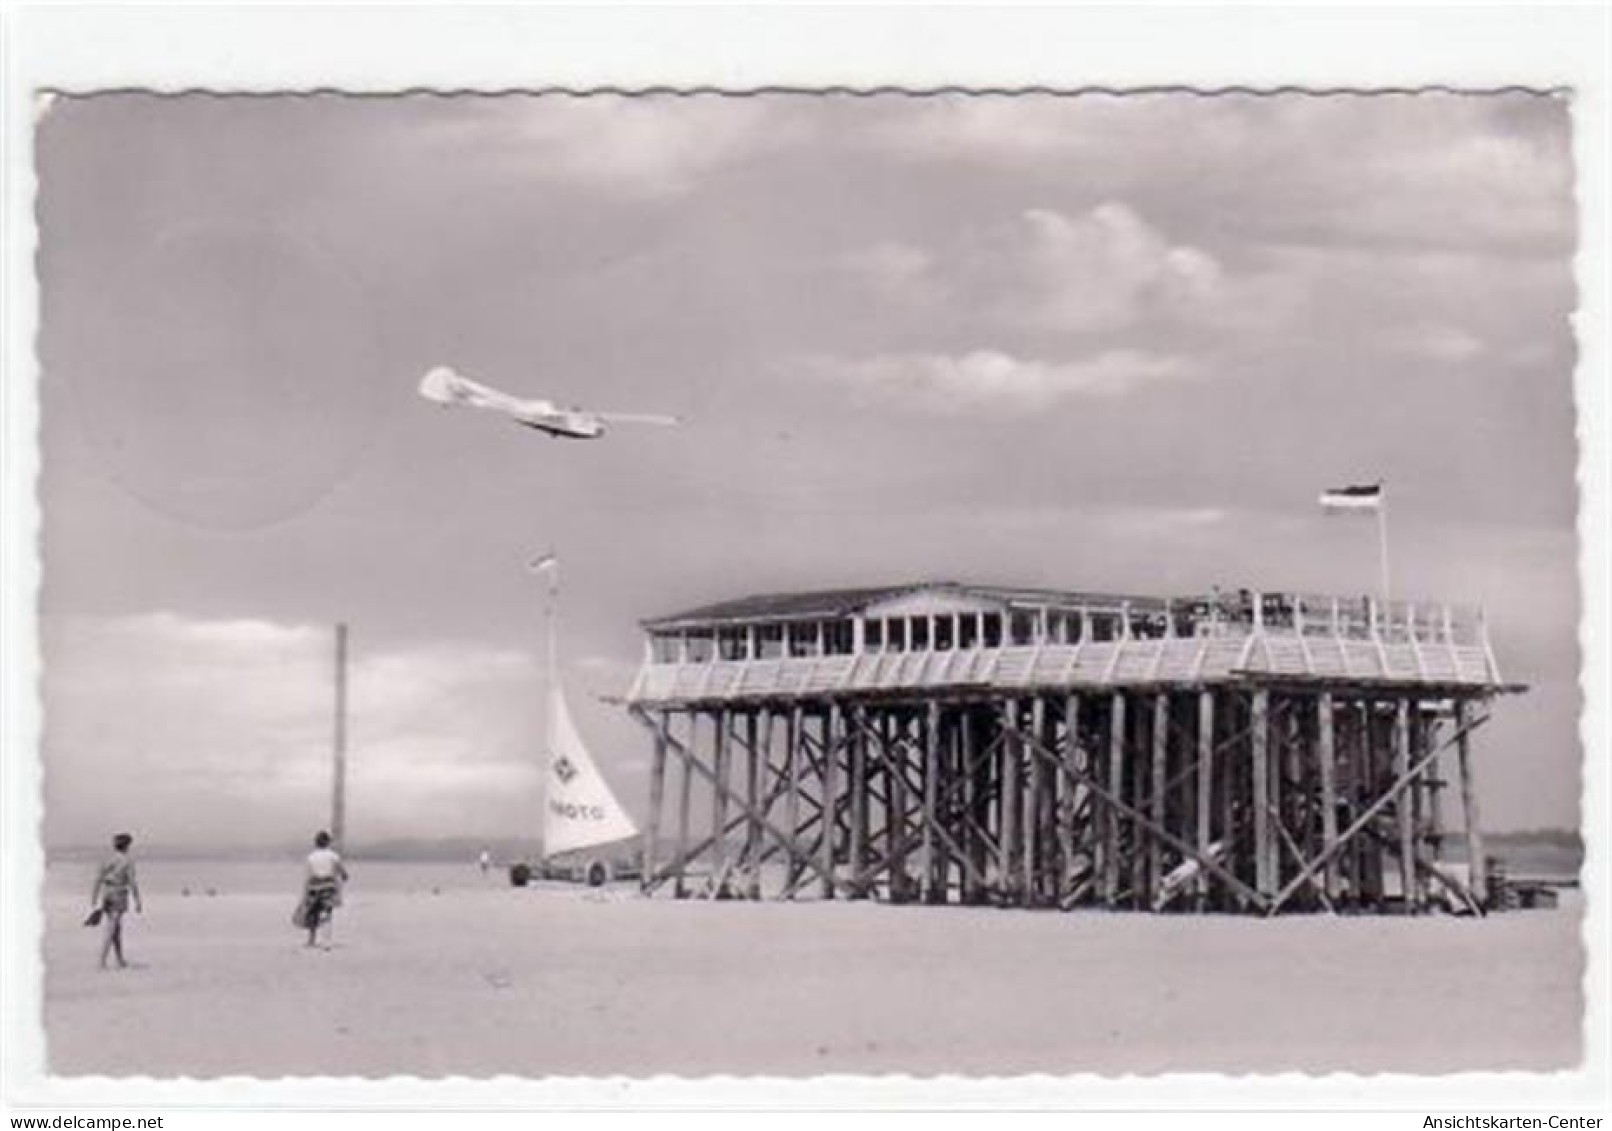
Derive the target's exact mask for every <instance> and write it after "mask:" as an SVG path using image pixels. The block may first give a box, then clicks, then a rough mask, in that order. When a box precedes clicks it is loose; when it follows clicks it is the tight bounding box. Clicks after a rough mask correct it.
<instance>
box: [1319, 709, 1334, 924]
mask: <svg viewBox="0 0 1612 1131" xmlns="http://www.w3.org/2000/svg"><path fill="white" fill-rule="evenodd" d="M1315 710H1316V716H1315V722H1316V758H1317V759H1318V760H1319V762H1320V765H1319V766H1318V767H1317V768H1318V769H1319V770H1320V779H1321V847H1322V850H1323V851H1325V852H1331V851H1332V848H1333V846H1334V845H1336V844H1337V842H1338V779H1337V773H1338V765H1337V748H1336V740H1335V736H1334V734H1333V725H1334V722H1335V719H1334V710H1333V703H1332V693H1331V692H1330V691H1323V692H1322V693H1321V694H1320V695H1319V696H1317V697H1316V708H1315ZM1321 885H1322V887H1324V888H1325V889H1326V893H1327V898H1328V899H1330V900H1334V901H1336V900H1337V898H1338V865H1337V863H1336V861H1331V862H1328V864H1327V866H1326V870H1325V871H1324V872H1323V873H1322V878H1321Z"/></svg>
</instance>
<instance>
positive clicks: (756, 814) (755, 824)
mask: <svg viewBox="0 0 1612 1131" xmlns="http://www.w3.org/2000/svg"><path fill="white" fill-rule="evenodd" d="M768 720H769V721H768V724H767V734H768V737H769V738H770V737H771V736H772V723H771V721H770V720H771V715H770V714H769V715H768ZM745 739H746V743H745V745H746V746H747V749H746V751H745V763H744V799H745V804H746V805H747V806H748V807H749V810H750V811H749V812H748V813H747V814H746V815H745V823H744V884H745V892H744V894H745V898H746V899H760V898H761V765H762V756H761V746H760V742H761V734H760V728H759V727H758V726H757V720H756V713H755V712H754V711H749V712H746V714H745ZM767 753H768V755H769V760H770V755H771V753H772V751H770V750H769V751H768V752H767Z"/></svg>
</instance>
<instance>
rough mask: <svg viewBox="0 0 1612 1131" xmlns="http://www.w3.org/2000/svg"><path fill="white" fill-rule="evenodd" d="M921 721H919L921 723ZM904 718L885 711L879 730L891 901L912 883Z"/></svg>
mask: <svg viewBox="0 0 1612 1131" xmlns="http://www.w3.org/2000/svg"><path fill="white" fill-rule="evenodd" d="M920 725H921V724H920ZM906 738H907V719H906V717H905V716H902V717H901V718H898V719H892V718H891V717H890V716H889V715H888V714H886V715H885V718H884V725H883V727H882V729H881V731H880V739H881V747H882V749H881V750H880V752H879V753H880V755H881V764H882V765H883V766H884V781H885V799H884V805H885V810H884V813H885V816H884V839H885V852H886V853H887V854H888V855H889V858H890V902H891V903H905V902H907V900H908V899H909V898H910V897H911V891H912V887H913V886H915V885H911V884H909V881H908V877H907V742H906Z"/></svg>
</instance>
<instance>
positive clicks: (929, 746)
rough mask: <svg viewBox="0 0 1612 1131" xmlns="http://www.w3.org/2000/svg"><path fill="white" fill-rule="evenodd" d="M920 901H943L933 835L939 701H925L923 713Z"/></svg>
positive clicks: (937, 792) (943, 877)
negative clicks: (922, 860)
mask: <svg viewBox="0 0 1612 1131" xmlns="http://www.w3.org/2000/svg"><path fill="white" fill-rule="evenodd" d="M923 727H924V815H923V852H924V902H925V903H945V902H946V865H945V859H944V857H943V856H942V855H941V852H942V850H941V846H940V844H939V843H938V841H939V838H938V837H936V836H935V828H934V824H935V821H936V820H938V819H939V817H940V767H941V747H940V742H941V731H940V702H939V701H938V700H935V699H931V700H930V701H929V709H928V710H927V711H926V712H925V714H924V723H923Z"/></svg>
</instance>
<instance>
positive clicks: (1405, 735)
mask: <svg viewBox="0 0 1612 1131" xmlns="http://www.w3.org/2000/svg"><path fill="white" fill-rule="evenodd" d="M1410 742H1411V735H1410V699H1409V698H1408V697H1406V696H1404V695H1401V696H1399V698H1398V699H1397V700H1396V701H1395V704H1394V780H1395V781H1398V780H1399V779H1400V778H1401V777H1403V776H1404V775H1405V774H1406V772H1407V771H1408V770H1409V769H1410ZM1415 789H1416V783H1415V782H1412V783H1411V784H1410V785H1409V786H1407V787H1406V788H1405V790H1404V792H1402V793H1401V794H1400V795H1399V797H1398V798H1397V799H1395V801H1394V814H1395V824H1396V825H1397V826H1398V829H1399V882H1400V889H1399V890H1400V895H1401V898H1402V899H1403V900H1404V903H1405V910H1406V911H1407V912H1411V911H1415V910H1416V827H1415V823H1414V817H1413V811H1414V806H1415V802H1414V801H1413V800H1412V798H1411V795H1412V793H1413V791H1414V790H1415Z"/></svg>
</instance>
